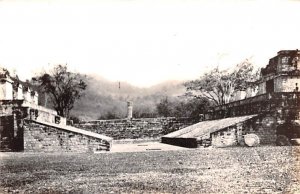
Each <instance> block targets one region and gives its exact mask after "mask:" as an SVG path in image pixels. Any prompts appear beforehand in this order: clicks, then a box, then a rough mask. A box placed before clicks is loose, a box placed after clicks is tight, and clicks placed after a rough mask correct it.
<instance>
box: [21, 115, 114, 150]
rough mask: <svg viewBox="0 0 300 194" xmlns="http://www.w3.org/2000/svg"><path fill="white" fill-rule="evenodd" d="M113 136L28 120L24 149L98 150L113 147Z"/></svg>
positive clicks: (25, 125) (25, 126)
mask: <svg viewBox="0 0 300 194" xmlns="http://www.w3.org/2000/svg"><path fill="white" fill-rule="evenodd" d="M112 140H113V138H111V137H108V136H105V135H101V134H98V133H94V132H91V131H86V130H83V129H79V128H75V127H72V126H68V125H58V124H54V123H48V122H43V121H35V120H26V122H25V124H24V151H29V152H31V151H32V152H57V151H62V152H66V151H67V152H96V151H102V150H106V151H109V150H110V149H111V145H112Z"/></svg>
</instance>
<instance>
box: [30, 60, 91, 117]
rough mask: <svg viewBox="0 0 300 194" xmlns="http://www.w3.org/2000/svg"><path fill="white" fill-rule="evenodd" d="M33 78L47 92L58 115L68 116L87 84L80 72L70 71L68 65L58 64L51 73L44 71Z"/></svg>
mask: <svg viewBox="0 0 300 194" xmlns="http://www.w3.org/2000/svg"><path fill="white" fill-rule="evenodd" d="M33 80H35V81H37V82H38V83H39V86H40V88H41V89H42V91H43V92H45V93H47V94H48V95H49V97H50V100H51V102H52V103H53V108H54V109H55V110H56V111H57V113H58V115H60V116H64V117H68V116H69V112H70V110H71V109H72V108H73V106H74V103H75V101H76V100H77V99H79V98H80V97H81V95H82V92H83V91H84V90H85V89H86V87H87V85H86V83H85V82H84V81H83V79H82V76H81V75H80V74H78V73H72V72H70V71H68V68H67V65H56V66H55V67H54V68H53V69H52V71H51V73H50V74H48V73H43V74H42V75H41V76H39V77H37V78H33Z"/></svg>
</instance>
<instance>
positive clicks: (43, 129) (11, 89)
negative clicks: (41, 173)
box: [0, 68, 112, 152]
mask: <svg viewBox="0 0 300 194" xmlns="http://www.w3.org/2000/svg"><path fill="white" fill-rule="evenodd" d="M111 143H112V138H110V137H107V136H104V135H100V134H97V133H93V132H90V131H86V130H82V129H79V128H75V127H72V126H68V125H67V119H66V118H64V117H61V116H59V115H58V114H57V112H56V111H54V110H52V109H49V108H46V107H43V106H40V105H39V104H38V93H37V91H34V90H32V89H31V87H30V84H29V83H26V82H22V81H20V80H19V79H18V77H13V76H11V75H10V74H9V72H8V71H7V70H6V69H4V68H0V151H34V152H36V151H38V152H57V151H63V152H65V151H70V152H94V151H100V150H110V147H111Z"/></svg>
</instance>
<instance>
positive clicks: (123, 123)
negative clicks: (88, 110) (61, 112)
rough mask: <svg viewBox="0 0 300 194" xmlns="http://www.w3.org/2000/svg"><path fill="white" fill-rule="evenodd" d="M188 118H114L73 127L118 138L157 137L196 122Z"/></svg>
mask: <svg viewBox="0 0 300 194" xmlns="http://www.w3.org/2000/svg"><path fill="white" fill-rule="evenodd" d="M196 122H197V121H193V120H191V119H188V118H173V117H172V118H144V119H116V120H97V121H90V122H86V123H82V124H77V125H75V127H78V128H82V129H85V130H89V131H93V132H96V133H99V134H104V135H107V136H109V137H112V138H113V139H114V140H118V139H140V138H145V139H158V138H160V137H161V136H163V135H165V134H168V133H170V132H173V131H176V130H179V129H182V128H184V127H187V126H189V125H192V124H194V123H196Z"/></svg>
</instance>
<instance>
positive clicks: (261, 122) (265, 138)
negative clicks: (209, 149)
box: [212, 115, 279, 147]
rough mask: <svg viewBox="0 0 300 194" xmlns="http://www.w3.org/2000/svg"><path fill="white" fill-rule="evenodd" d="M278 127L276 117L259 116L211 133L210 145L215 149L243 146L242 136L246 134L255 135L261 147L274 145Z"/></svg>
mask: <svg viewBox="0 0 300 194" xmlns="http://www.w3.org/2000/svg"><path fill="white" fill-rule="evenodd" d="M278 125H279V123H278V122H277V120H276V117H274V116H272V115H261V116H259V117H256V118H253V119H250V120H248V121H246V122H244V123H239V124H237V125H234V126H230V127H228V128H226V129H223V130H220V131H218V132H215V133H213V134H212V145H213V146H215V147H227V146H235V145H244V135H246V134H256V135H257V136H258V137H259V140H260V144H262V145H274V144H275V143H276V139H277V135H276V128H277V126H278Z"/></svg>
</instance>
